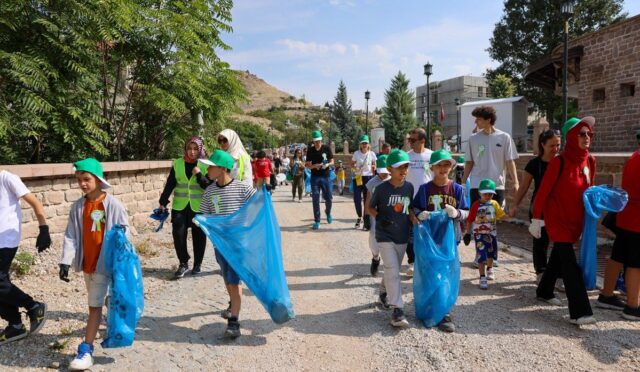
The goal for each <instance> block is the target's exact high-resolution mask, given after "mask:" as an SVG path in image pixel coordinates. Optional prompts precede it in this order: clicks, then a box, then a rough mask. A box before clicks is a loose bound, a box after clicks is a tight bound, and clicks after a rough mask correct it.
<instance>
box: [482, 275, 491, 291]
mask: <svg viewBox="0 0 640 372" xmlns="http://www.w3.org/2000/svg"><path fill="white" fill-rule="evenodd" d="M488 288H489V283H488V282H487V277H486V276H481V277H480V289H488Z"/></svg>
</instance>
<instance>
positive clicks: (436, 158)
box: [429, 149, 456, 167]
mask: <svg viewBox="0 0 640 372" xmlns="http://www.w3.org/2000/svg"><path fill="white" fill-rule="evenodd" d="M443 161H448V162H450V163H451V166H452V167H455V166H456V161H455V160H454V159H453V156H451V153H450V152H449V151H447V150H445V149H439V150H436V151H434V152H432V153H431V158H430V159H429V166H430V167H432V166H434V165H436V164H438V163H441V162H443Z"/></svg>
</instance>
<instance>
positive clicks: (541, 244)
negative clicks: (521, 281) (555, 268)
mask: <svg viewBox="0 0 640 372" xmlns="http://www.w3.org/2000/svg"><path fill="white" fill-rule="evenodd" d="M548 248H549V235H548V234H547V229H545V228H544V227H543V228H542V230H541V235H540V239H536V238H533V268H534V270H535V271H536V274H541V273H543V272H544V271H545V269H546V268H547V249H548Z"/></svg>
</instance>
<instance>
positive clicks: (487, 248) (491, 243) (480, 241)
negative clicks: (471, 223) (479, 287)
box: [473, 234, 498, 262]
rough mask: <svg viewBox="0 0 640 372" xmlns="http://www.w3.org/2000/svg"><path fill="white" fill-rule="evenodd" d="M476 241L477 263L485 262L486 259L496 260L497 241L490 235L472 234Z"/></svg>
mask: <svg viewBox="0 0 640 372" xmlns="http://www.w3.org/2000/svg"><path fill="white" fill-rule="evenodd" d="M473 238H474V240H475V241H476V256H477V257H478V262H486V261H487V259H489V258H491V259H493V260H497V259H498V239H497V238H496V237H495V236H493V235H491V234H474V235H473Z"/></svg>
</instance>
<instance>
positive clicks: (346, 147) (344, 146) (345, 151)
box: [342, 140, 349, 155]
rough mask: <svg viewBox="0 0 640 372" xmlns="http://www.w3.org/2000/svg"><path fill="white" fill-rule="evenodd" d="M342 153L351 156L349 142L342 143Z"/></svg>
mask: <svg viewBox="0 0 640 372" xmlns="http://www.w3.org/2000/svg"><path fill="white" fill-rule="evenodd" d="M342 153H343V154H345V155H349V141H347V140H344V142H342Z"/></svg>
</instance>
